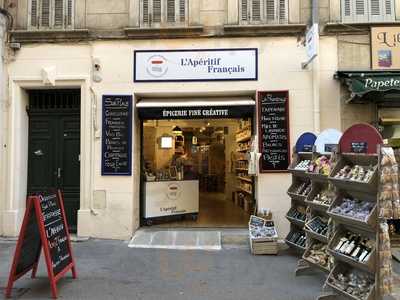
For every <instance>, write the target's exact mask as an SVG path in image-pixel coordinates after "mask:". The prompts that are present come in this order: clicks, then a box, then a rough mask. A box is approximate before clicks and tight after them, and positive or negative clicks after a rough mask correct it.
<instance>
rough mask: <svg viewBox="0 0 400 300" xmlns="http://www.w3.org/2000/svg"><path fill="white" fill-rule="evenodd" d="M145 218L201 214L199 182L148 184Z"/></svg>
mask: <svg viewBox="0 0 400 300" xmlns="http://www.w3.org/2000/svg"><path fill="white" fill-rule="evenodd" d="M145 193H146V200H145V201H146V202H145V214H144V217H145V218H154V217H163V216H173V215H182V214H190V213H198V212H199V181H198V180H182V181H154V182H146V191H145Z"/></svg>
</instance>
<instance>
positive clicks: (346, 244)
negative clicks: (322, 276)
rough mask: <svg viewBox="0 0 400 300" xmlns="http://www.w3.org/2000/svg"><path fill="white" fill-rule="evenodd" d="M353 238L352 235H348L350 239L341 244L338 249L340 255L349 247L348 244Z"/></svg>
mask: <svg viewBox="0 0 400 300" xmlns="http://www.w3.org/2000/svg"><path fill="white" fill-rule="evenodd" d="M354 238H355V236H354V235H353V234H351V235H350V238H348V239H347V241H346V242H345V243H343V245H342V247H340V249H339V251H340V252H342V253H345V252H346V249H347V247H348V246H349V245H350V243H351V242H352V241H353V240H354Z"/></svg>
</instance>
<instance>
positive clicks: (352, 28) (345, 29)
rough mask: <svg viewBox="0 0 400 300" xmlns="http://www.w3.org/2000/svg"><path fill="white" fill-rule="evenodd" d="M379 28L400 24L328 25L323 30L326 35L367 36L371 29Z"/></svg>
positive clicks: (398, 24) (398, 23) (399, 23)
mask: <svg viewBox="0 0 400 300" xmlns="http://www.w3.org/2000/svg"><path fill="white" fill-rule="evenodd" d="M377 26H387V27H390V26H400V22H379V23H327V24H325V25H324V26H323V28H324V33H325V34H366V33H369V32H370V31H371V27H377Z"/></svg>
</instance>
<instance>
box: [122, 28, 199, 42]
mask: <svg viewBox="0 0 400 300" xmlns="http://www.w3.org/2000/svg"><path fill="white" fill-rule="evenodd" d="M124 31H125V34H126V36H127V37H128V38H130V39H143V38H158V39H160V38H185V37H188V38H189V37H200V36H202V35H203V27H202V26H188V27H159V28H150V27H137V28H125V29H124Z"/></svg>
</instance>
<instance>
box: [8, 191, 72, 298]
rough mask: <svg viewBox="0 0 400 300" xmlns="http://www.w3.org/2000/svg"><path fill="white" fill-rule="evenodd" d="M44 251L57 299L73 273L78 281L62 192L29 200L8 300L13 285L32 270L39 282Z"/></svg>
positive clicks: (31, 197) (37, 196) (12, 269)
mask: <svg viewBox="0 0 400 300" xmlns="http://www.w3.org/2000/svg"><path fill="white" fill-rule="evenodd" d="M42 248H43V252H44V257H45V260H46V266H47V274H48V276H49V279H50V286H51V291H52V296H53V298H57V286H56V283H57V281H58V280H59V279H60V278H61V277H62V276H64V275H65V273H67V272H68V271H69V270H71V271H72V277H73V278H76V277H77V275H76V269H75V261H74V257H73V254H72V247H71V241H70V237H69V232H68V225H67V222H66V218H65V211H64V204H63V198H62V194H61V192H60V191H57V192H53V193H51V192H50V193H48V192H46V193H41V194H37V195H35V196H30V197H28V205H27V208H26V211H25V216H24V220H23V222H22V226H21V230H20V234H19V238H18V242H17V246H16V249H15V254H14V259H13V263H12V266H11V271H10V276H9V279H8V285H7V288H6V295H5V296H6V297H7V298H9V297H10V296H11V290H12V287H13V284H14V282H15V281H16V280H17V279H18V278H20V277H22V276H23V275H25V274H26V273H28V272H29V271H30V270H32V276H31V277H32V278H35V276H36V271H37V266H38V263H39V257H40V251H41V249H42Z"/></svg>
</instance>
